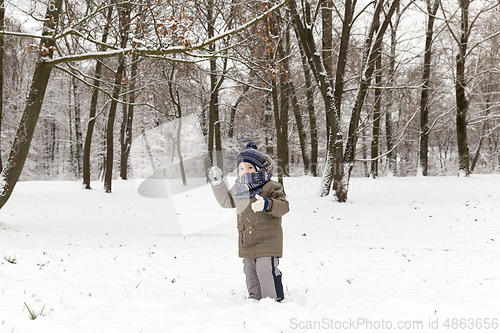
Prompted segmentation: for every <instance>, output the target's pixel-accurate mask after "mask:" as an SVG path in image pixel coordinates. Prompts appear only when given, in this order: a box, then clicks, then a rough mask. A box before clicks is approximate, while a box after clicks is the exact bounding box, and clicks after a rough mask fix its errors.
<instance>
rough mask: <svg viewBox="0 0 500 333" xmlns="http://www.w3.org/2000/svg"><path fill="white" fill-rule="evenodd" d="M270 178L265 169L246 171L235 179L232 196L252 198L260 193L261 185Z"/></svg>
mask: <svg viewBox="0 0 500 333" xmlns="http://www.w3.org/2000/svg"><path fill="white" fill-rule="evenodd" d="M270 180H271V174H269V173H267V172H265V171H258V172H254V173H246V174H244V175H241V176H240V177H239V178H238V179H236V184H235V187H236V188H235V192H234V196H235V197H236V199H248V198H253V197H254V196H256V195H257V194H261V193H262V186H264V184H266V183H267V182H268V181H270Z"/></svg>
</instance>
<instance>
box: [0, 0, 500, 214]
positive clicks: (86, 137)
mask: <svg viewBox="0 0 500 333" xmlns="http://www.w3.org/2000/svg"><path fill="white" fill-rule="evenodd" d="M0 4H1V10H0V22H1V24H2V26H1V27H0V66H1V67H0V87H1V94H0V96H1V103H0V119H1V122H0V130H1V141H0V151H1V154H0V155H1V161H0V162H1V163H0V166H1V167H2V174H1V182H0V207H2V206H3V205H4V204H5V203H6V202H7V200H8V199H9V197H10V195H11V194H12V191H13V189H14V186H15V184H16V182H17V181H18V180H19V179H21V180H75V179H82V181H83V184H84V185H85V187H86V188H90V181H91V180H97V179H102V180H103V183H104V190H105V191H106V192H111V191H112V181H113V179H116V178H118V177H120V178H122V179H128V178H134V177H135V178H137V177H140V178H148V177H150V178H151V177H152V178H182V179H183V180H184V182H187V179H188V178H190V177H204V176H205V173H206V170H207V169H208V167H210V165H219V166H220V167H221V168H223V169H224V171H225V172H226V173H228V174H229V173H231V172H233V171H234V169H235V167H236V166H235V165H234V160H235V156H236V154H237V153H238V151H240V150H241V149H243V148H244V147H245V144H246V143H247V142H248V141H256V142H257V144H258V146H259V148H260V149H261V150H262V151H264V152H266V153H268V154H270V155H271V156H273V158H274V160H275V162H276V168H275V171H276V176H278V178H279V180H280V181H282V179H283V177H287V176H297V175H303V174H308V175H311V176H314V177H319V176H322V177H323V181H322V186H321V192H322V195H323V196H326V195H329V193H330V192H332V195H333V196H335V198H336V199H337V200H338V201H345V200H346V199H347V194H348V188H349V186H348V185H349V179H350V177H351V176H366V177H379V176H385V175H394V176H408V175H423V176H434V175H457V174H458V175H459V176H465V177H466V176H468V175H469V174H470V173H471V172H475V173H498V172H499V171H500V147H499V144H500V136H499V130H498V128H499V124H500V104H499V102H500V99H499V97H500V96H499V92H500V85H499V79H500V68H499V60H500V48H499V42H500V15H499V12H500V4H499V2H498V1H490V0H483V1H477V0H476V1H473V0H425V1H423V0H413V1H408V0H407V1H401V0H393V1H386V0H376V1H357V0H343V1H337V0H319V1H306V0H285V1H281V2H278V1H253V0H247V1H239V0H231V1H217V0H208V1H184V0H182V1H181V0H157V1H150V0H136V1H122V0H108V1H99V0H85V1H72V0H65V1H62V0H49V1H38V0H30V1H15V0H0ZM331 190H333V191H331Z"/></svg>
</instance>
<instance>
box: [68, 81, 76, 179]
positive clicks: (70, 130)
mask: <svg viewBox="0 0 500 333" xmlns="http://www.w3.org/2000/svg"><path fill="white" fill-rule="evenodd" d="M71 90H72V86H71V85H69V87H68V143H69V160H68V163H69V169H70V170H71V173H72V174H73V175H74V176H75V177H77V172H76V149H75V148H76V147H75V140H74V137H73V107H72V104H71V100H72V99H73V97H72V94H71Z"/></svg>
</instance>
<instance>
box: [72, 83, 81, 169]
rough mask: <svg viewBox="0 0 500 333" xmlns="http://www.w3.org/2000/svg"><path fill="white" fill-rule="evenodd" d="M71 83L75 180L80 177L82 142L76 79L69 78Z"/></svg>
mask: <svg viewBox="0 0 500 333" xmlns="http://www.w3.org/2000/svg"><path fill="white" fill-rule="evenodd" d="M71 80H72V81H73V106H74V110H75V139H76V144H75V161H76V167H77V168H76V174H77V178H80V177H81V176H82V158H83V142H82V137H83V133H82V120H81V118H82V117H81V110H80V95H79V93H78V87H77V84H76V82H77V81H76V78H75V77H74V76H73V77H72V78H71Z"/></svg>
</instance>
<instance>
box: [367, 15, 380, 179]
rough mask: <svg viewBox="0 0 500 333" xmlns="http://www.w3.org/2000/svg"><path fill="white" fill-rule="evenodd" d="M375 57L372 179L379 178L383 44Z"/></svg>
mask: <svg viewBox="0 0 500 333" xmlns="http://www.w3.org/2000/svg"><path fill="white" fill-rule="evenodd" d="M376 19H377V21H376V23H375V30H378V29H379V27H380V18H376ZM374 52H375V53H376V55H375V105H374V107H373V129H372V142H371V155H370V157H371V161H370V162H371V163H370V176H371V177H372V178H377V177H378V155H379V153H378V143H379V135H380V117H381V114H382V108H381V99H382V89H381V84H382V43H381V44H380V47H379V48H376V49H375V50H374Z"/></svg>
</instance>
